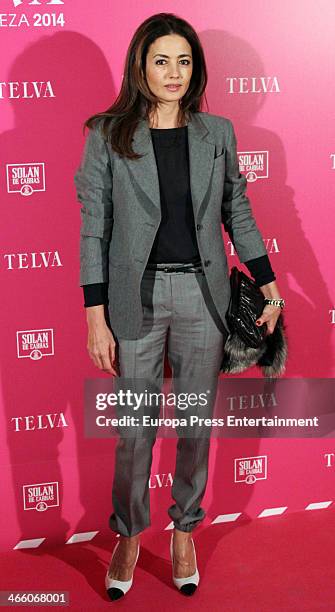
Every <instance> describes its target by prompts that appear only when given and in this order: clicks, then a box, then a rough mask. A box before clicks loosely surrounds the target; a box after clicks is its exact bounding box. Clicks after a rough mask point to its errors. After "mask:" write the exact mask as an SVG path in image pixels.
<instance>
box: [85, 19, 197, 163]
mask: <svg viewBox="0 0 335 612" xmlns="http://www.w3.org/2000/svg"><path fill="white" fill-rule="evenodd" d="M168 34H179V35H180V36H183V37H184V38H186V40H187V41H188V43H189V44H190V46H191V48H192V56H193V70H192V76H191V81H190V85H189V88H188V90H187V92H186V93H185V95H184V96H183V98H182V99H181V100H180V104H179V110H178V117H177V124H178V126H181V125H183V124H184V123H185V121H188V120H189V113H190V112H198V111H199V110H202V103H203V97H205V99H206V96H205V89H206V85H207V68H206V62H205V56H204V52H203V49H202V46H201V42H200V40H199V37H198V35H197V33H196V32H195V30H194V29H193V28H192V26H191V25H190V24H189V23H188V22H187V21H185V20H184V19H181V18H180V17H177V15H174V14H173V13H157V14H156V15H152V16H151V17H148V19H146V20H145V21H143V23H141V25H140V26H139V27H138V28H137V30H136V31H135V33H134V35H133V37H132V40H131V42H130V45H129V47H128V51H127V55H126V60H125V65H124V74H123V79H122V85H121V89H120V93H119V95H118V97H117V98H116V100H115V102H114V103H113V104H112V106H110V107H109V108H107V110H105V111H103V112H101V113H96V114H95V115H92V116H91V117H89V118H88V119H87V120H86V121H85V123H84V128H83V129H85V126H86V127H88V128H92V127H93V126H94V124H95V122H96V120H97V119H100V118H103V121H102V132H103V135H104V138H105V139H106V140H107V141H109V142H110V143H111V146H112V148H113V150H114V151H116V152H117V153H118V154H119V155H120V156H121V157H124V156H125V157H128V158H130V159H138V158H139V157H142V156H141V155H139V154H137V153H135V152H134V151H133V150H132V145H131V142H132V137H133V134H134V131H135V129H136V126H137V124H138V122H139V119H140V118H146V119H148V118H149V111H151V110H152V109H153V108H156V107H157V104H158V98H157V97H156V96H155V95H153V94H152V92H151V91H150V89H149V87H148V85H147V82H146V78H145V64H146V55H147V52H148V48H149V46H150V45H151V44H152V43H153V42H154V41H155V40H156V38H159V37H160V36H166V35H168ZM206 103H207V99H206ZM114 118H115V120H114ZM111 124H113V125H112V127H111Z"/></svg>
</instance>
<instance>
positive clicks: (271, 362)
mask: <svg viewBox="0 0 335 612" xmlns="http://www.w3.org/2000/svg"><path fill="white" fill-rule="evenodd" d="M285 329H286V326H285V324H284V317H283V313H282V312H281V313H280V316H279V318H278V320H277V324H276V327H275V329H274V331H273V333H272V334H267V336H265V338H264V342H263V343H262V344H261V346H260V347H258V348H251V347H249V346H246V344H245V343H244V342H243V340H241V338H240V337H239V336H238V335H237V333H236V332H234V333H230V334H229V336H228V338H227V341H226V343H225V346H224V353H223V359H222V364H221V372H223V373H224V374H240V373H241V372H243V371H244V370H246V369H248V368H250V367H252V366H255V365H257V366H258V367H259V368H260V369H261V370H262V373H263V375H264V376H265V377H276V376H282V375H283V374H284V372H285V369H286V364H285V362H286V359H287V355H288V348H287V339H286V335H285Z"/></svg>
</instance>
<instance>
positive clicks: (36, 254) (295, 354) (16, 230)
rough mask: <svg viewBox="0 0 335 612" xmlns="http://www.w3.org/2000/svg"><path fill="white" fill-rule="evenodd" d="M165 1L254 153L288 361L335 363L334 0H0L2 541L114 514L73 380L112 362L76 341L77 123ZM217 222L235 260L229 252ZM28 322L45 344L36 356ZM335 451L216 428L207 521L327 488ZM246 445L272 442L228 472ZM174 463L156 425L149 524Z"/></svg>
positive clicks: (299, 505) (108, 88)
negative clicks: (246, 469) (195, 37)
mask: <svg viewBox="0 0 335 612" xmlns="http://www.w3.org/2000/svg"><path fill="white" fill-rule="evenodd" d="M167 10H168V11H170V12H175V13H176V14H178V15H180V16H181V17H184V18H185V19H187V20H189V21H190V22H191V23H192V24H193V26H194V27H195V29H196V30H197V32H198V33H199V35H200V39H201V41H202V43H203V46H204V49H205V53H206V57H207V64H208V72H209V84H208V88H207V100H208V105H209V108H208V109H206V108H205V109H204V110H208V111H209V112H211V113H214V114H221V115H224V116H226V117H228V118H230V119H231V120H232V121H233V123H234V126H235V130H236V134H237V138H238V152H239V153H240V163H241V171H242V172H245V173H246V174H248V172H249V169H248V167H244V166H242V164H243V163H244V162H245V161H246V162H247V163H249V160H250V159H252V158H253V159H255V158H254V155H255V153H256V154H258V160H259V162H260V166H259V168H258V169H257V170H256V172H255V173H252V174H248V179H249V183H248V195H249V197H250V200H251V203H252V206H253V210H254V214H255V217H256V219H257V223H258V226H259V228H260V230H261V232H262V235H263V238H264V240H265V244H266V246H267V250H268V253H269V256H270V259H271V262H272V265H273V268H274V270H275V272H276V275H277V282H278V286H279V288H280V291H281V294H282V295H283V296H284V297H285V299H286V300H287V307H286V323H287V327H288V333H289V350H290V357H289V361H288V364H287V373H286V375H287V377H292V378H295V377H308V378H311V377H327V378H329V377H333V376H334V374H335V368H334V360H333V345H334V332H333V330H334V323H335V305H334V304H335V302H334V294H333V291H334V289H333V278H334V274H333V265H334V256H333V239H334V238H333V237H334V221H335V210H334V206H333V204H334V191H335V188H334V170H335V148H334V142H335V138H334V136H335V134H334V132H335V125H334V120H333V112H332V107H333V100H334V94H335V92H334V79H333V75H332V72H331V67H332V56H333V53H334V46H335V42H334V41H335V39H334V30H333V24H334V21H335V7H334V3H333V2H332V0H328V1H326V0H324V1H323V2H322V10H321V11H320V7H319V6H318V5H317V4H316V3H315V2H314V1H312V0H310V1H308V0H298V1H297V2H294V3H292V2H291V0H290V1H288V0H282V1H281V2H280V3H278V2H277V1H275V0H271V1H269V2H267V3H264V2H263V1H261V0H254V1H253V2H252V3H250V2H247V1H246V0H242V2H238V3H235V4H234V5H232V4H231V3H230V2H226V1H225V0H222V1H220V2H218V1H215V0H210V1H209V2H207V3H205V4H204V3H203V1H202V0H193V1H192V2H188V3H186V4H185V3H184V4H183V5H181V4H180V2H174V1H170V2H164V3H161V2H157V1H150V0H147V2H145V3H144V4H143V5H141V4H140V3H138V2H137V1H136V2H135V1H130V0H125V1H124V2H120V3H117V2H109V1H108V0H100V1H99V2H98V3H96V2H95V3H92V2H90V1H89V0H80V1H79V0H71V1H70V0H64V2H60V0H58V2H57V1H56V0H50V1H49V2H48V1H47V0H40V1H37V0H34V1H33V2H32V1H29V0H26V1H20V0H3V2H2V3H1V11H2V12H1V14H0V29H1V42H2V46H3V49H2V53H1V57H2V67H1V85H0V87H1V89H0V108H1V114H0V122H1V136H0V138H1V145H0V146H1V202H2V205H1V217H2V218H1V228H2V240H1V287H2V292H1V295H2V298H1V302H2V312H3V317H2V325H1V381H2V393H1V401H2V403H3V410H2V411H1V440H0V442H1V445H0V452H1V456H0V461H1V474H2V478H1V487H2V491H1V499H2V504H1V512H2V521H3V524H5V525H6V529H5V530H4V532H3V533H2V536H1V543H0V546H1V549H2V550H7V549H12V548H14V547H15V546H17V547H22V546H28V547H32V546H38V545H43V546H49V545H51V544H52V543H61V542H65V541H69V539H70V538H71V536H73V534H78V533H81V534H83V533H84V534H86V535H83V536H81V537H82V539H89V538H90V537H94V534H95V533H97V532H99V531H101V530H106V529H108V528H107V519H108V516H109V514H110V512H111V511H112V507H111V486H112V476H113V460H114V445H115V440H108V439H107V440H101V439H99V440H94V439H93V440H92V439H87V438H85V436H84V430H83V385H84V379H85V378H88V377H90V378H94V377H99V376H101V377H105V376H106V375H105V374H101V373H100V372H99V371H98V370H97V369H96V368H95V367H94V365H93V364H92V362H91V360H90V358H89V356H88V354H87V351H86V341H87V331H86V320H85V312H84V308H83V297H82V290H81V288H80V287H79V227H80V214H79V210H80V207H79V203H77V201H76V194H75V187H74V182H73V175H74V172H75V170H76V168H77V166H78V164H79V159H80V156H81V152H82V148H83V145H84V136H83V135H82V127H81V126H82V123H83V121H84V119H86V118H87V117H88V116H89V115H90V114H93V113H94V112H96V111H98V110H103V109H105V108H106V107H107V106H110V104H111V102H112V101H113V99H114V97H115V96H116V94H117V92H118V90H119V87H120V82H121V78H122V71H123V62H124V57H125V53H126V49H127V46H128V44H129V41H130V39H131V36H132V34H133V32H134V30H135V28H136V27H137V26H138V24H139V23H140V22H141V21H143V20H144V19H145V18H147V17H148V16H149V15H151V14H154V13H156V12H159V11H167ZM34 83H35V85H34ZM22 175H24V176H25V177H26V179H24V180H22ZM27 177H28V179H27ZM29 177H32V179H30V178H29ZM23 184H24V185H25V187H24V189H22V185H23ZM29 185H30V187H29ZM224 238H225V244H226V247H227V253H228V256H229V263H230V265H234V264H236V265H239V260H238V258H237V256H236V255H235V254H234V253H233V252H232V250H231V245H230V243H229V239H228V236H227V235H226V234H224ZM244 269H245V268H244ZM245 271H246V270H245ZM38 332H41V334H42V335H41V336H40V337H39V338H38V337H37V334H38ZM27 333H33V334H35V339H36V340H39V339H40V340H41V342H42V347H40V348H39V346H37V345H36V347H35V348H36V351H35V352H33V353H32V354H31V356H30V352H31V351H30V348H29V345H27V344H26V341H27V340H28V342H29V336H28V338H27V336H26V334H27ZM39 357H40V358H39ZM258 375H259V373H258V372H257V371H256V370H254V369H253V370H249V371H248V372H247V373H246V374H245V376H250V377H254V376H258ZM48 415H51V416H48ZM163 451H164V452H163ZM334 451H335V445H334V440H333V437H332V436H331V433H330V434H329V436H328V437H327V438H321V439H309V440H295V439H293V440H292V439H291V440H289V439H286V440H281V439H278V438H277V439H265V440H252V439H240V440H236V439H235V440H233V439H231V440H227V439H216V440H213V442H212V451H211V468H210V479H209V483H208V489H207V492H206V497H205V499H204V506H205V508H206V509H207V513H208V514H207V517H206V519H205V522H204V524H205V525H206V524H209V523H212V522H215V523H216V522H217V517H218V516H221V517H222V515H232V516H228V517H225V518H224V519H223V520H242V519H243V517H244V518H245V517H251V518H256V517H259V516H260V513H262V511H263V510H264V509H274V508H280V510H270V513H276V512H293V511H296V510H299V509H303V508H306V509H307V508H309V506H308V505H309V504H311V503H312V504H313V503H316V504H320V507H323V506H327V505H329V504H330V503H333V498H334V497H335V495H334V462H333V456H332V453H334ZM254 456H256V457H258V456H261V457H262V458H264V457H266V460H264V461H266V462H267V471H266V477H265V478H263V479H260V480H257V481H256V482H255V483H254V484H251V485H249V484H246V483H245V482H235V481H234V460H235V458H239V457H246V458H250V457H254ZM174 465H175V441H173V440H166V439H165V440H158V441H157V444H156V446H155V456H154V463H153V469H152V476H151V483H150V484H151V487H152V490H151V509H152V529H154V530H161V529H165V528H167V527H168V526H169V525H170V520H169V517H168V515H167V513H166V512H165V509H167V507H168V506H169V505H170V503H171V502H170V499H171V497H170V494H171V482H172V475H173V471H174ZM45 483H53V484H52V485H49V490H50V492H51V497H50V500H49V501H48V504H47V505H48V506H49V507H48V508H47V509H46V510H45V511H42V510H43V507H42V508H41V511H38V510H37V509H36V503H34V499H31V498H29V495H28V489H29V488H30V487H32V486H34V485H41V484H45ZM316 507H318V506H316ZM75 539H76V538H73V540H75ZM27 540H31V541H29V542H27ZM73 540H70V541H73Z"/></svg>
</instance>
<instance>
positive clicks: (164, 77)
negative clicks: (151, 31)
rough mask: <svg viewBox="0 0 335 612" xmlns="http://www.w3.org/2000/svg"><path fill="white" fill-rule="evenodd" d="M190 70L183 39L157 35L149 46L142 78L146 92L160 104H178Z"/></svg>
mask: <svg viewBox="0 0 335 612" xmlns="http://www.w3.org/2000/svg"><path fill="white" fill-rule="evenodd" d="M192 69H193V65H192V48H191V46H190V44H189V43H188V41H187V40H186V38H184V37H183V36H179V35H178V34H169V35H167V36H161V37H160V38H156V40H155V41H154V42H153V43H152V44H151V45H150V47H149V49H148V53H147V57H146V78H147V83H148V86H149V89H150V90H151V91H152V93H153V94H154V95H155V96H157V98H159V100H160V101H163V102H173V103H176V101H179V99H181V98H182V97H183V96H184V95H185V93H186V91H187V89H188V86H189V84H190V81H191V76H192ZM168 85H170V86H174V87H171V88H169V87H168Z"/></svg>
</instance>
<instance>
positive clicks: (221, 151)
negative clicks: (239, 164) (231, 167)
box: [214, 148, 226, 159]
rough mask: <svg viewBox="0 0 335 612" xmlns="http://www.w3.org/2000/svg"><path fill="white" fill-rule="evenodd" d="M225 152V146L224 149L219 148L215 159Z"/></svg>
mask: <svg viewBox="0 0 335 612" xmlns="http://www.w3.org/2000/svg"><path fill="white" fill-rule="evenodd" d="M225 152H226V149H225V148H223V149H222V150H217V151H216V154H215V156H214V159H217V158H218V157H221V156H222V155H223V154H224V153H225Z"/></svg>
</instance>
